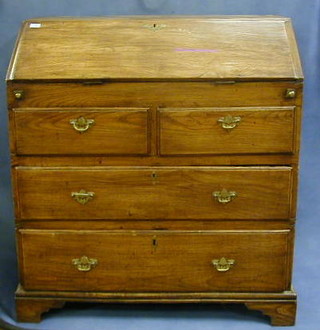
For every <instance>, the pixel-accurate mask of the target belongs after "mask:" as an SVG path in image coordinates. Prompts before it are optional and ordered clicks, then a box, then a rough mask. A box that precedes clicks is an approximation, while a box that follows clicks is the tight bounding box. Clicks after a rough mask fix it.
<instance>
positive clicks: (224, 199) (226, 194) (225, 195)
mask: <svg viewBox="0 0 320 330" xmlns="http://www.w3.org/2000/svg"><path fill="white" fill-rule="evenodd" d="M212 195H213V197H214V198H215V199H216V200H217V201H218V202H219V203H222V204H227V203H230V202H231V201H232V200H233V199H234V198H236V197H237V193H236V192H235V191H228V190H227V189H222V190H221V191H214V192H213V193H212Z"/></svg>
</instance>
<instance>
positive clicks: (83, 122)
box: [70, 117, 94, 133]
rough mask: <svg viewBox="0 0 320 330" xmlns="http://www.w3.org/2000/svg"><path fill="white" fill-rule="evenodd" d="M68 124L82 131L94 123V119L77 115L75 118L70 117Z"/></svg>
mask: <svg viewBox="0 0 320 330" xmlns="http://www.w3.org/2000/svg"><path fill="white" fill-rule="evenodd" d="M70 124H71V125H72V126H73V128H74V129H75V130H76V131H77V132H79V133H84V132H86V131H87V130H88V129H89V128H90V127H91V126H92V125H93V124H94V119H86V118H84V117H79V118H77V119H71V120H70Z"/></svg>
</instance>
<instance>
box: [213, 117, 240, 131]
mask: <svg viewBox="0 0 320 330" xmlns="http://www.w3.org/2000/svg"><path fill="white" fill-rule="evenodd" d="M240 121H241V117H232V116H231V115H227V116H225V117H221V118H219V119H218V123H219V124H220V126H221V127H222V128H224V129H226V130H229V129H233V128H235V127H237V126H238V124H239V123H240Z"/></svg>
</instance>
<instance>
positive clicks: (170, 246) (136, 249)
mask: <svg viewBox="0 0 320 330" xmlns="http://www.w3.org/2000/svg"><path fill="white" fill-rule="evenodd" d="M289 237H290V232H289V231H288V230H283V231H268V232H266V231H257V232H249V231H239V232H237V231H227V232H224V231H217V232H214V231H211V232H197V233H195V232H170V231H169V232H159V231H151V232H143V231H140V232H124V231H118V232H103V231H101V232H94V231H91V232H90V231H80V232H76V231H49V230H47V231H40V230H20V231H19V246H20V249H21V250H20V255H21V258H23V260H22V261H21V265H22V274H23V276H22V285H23V287H24V288H25V289H26V290H65V291H68V290H71V291H109V290H110V291H122V292H128V291H129V292H130V291H131V292H132V291H136V292H142V291H144V292H148V291H149V292H152V291H154V292H155V291H176V292H181V291H182V292H183V291H184V292H187V291H196V292H200V291H230V292H245V291H250V292H252V291H258V292H271V291H272V292H277V291H279V292H280V291H284V290H287V289H288V285H289V283H288V280H287V276H288V273H287V269H286V268H287V265H288V263H289V260H288V255H289V254H288V249H289V248H290V246H289V244H290V243H289V242H290V240H289ZM223 258H224V259H225V260H224V259H223Z"/></svg>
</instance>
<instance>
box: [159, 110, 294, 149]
mask: <svg viewBox="0 0 320 330" xmlns="http://www.w3.org/2000/svg"><path fill="white" fill-rule="evenodd" d="M294 121H295V113H294V107H268V108H267V107H265V108H263V107H259V108H257V107H251V108H250V107H247V108H237V107H234V108H193V109H186V108H164V109H160V110H159V130H160V134H159V135H160V137H159V145H160V153H161V155H214V154H259V153H292V152H293V147H294Z"/></svg>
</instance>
